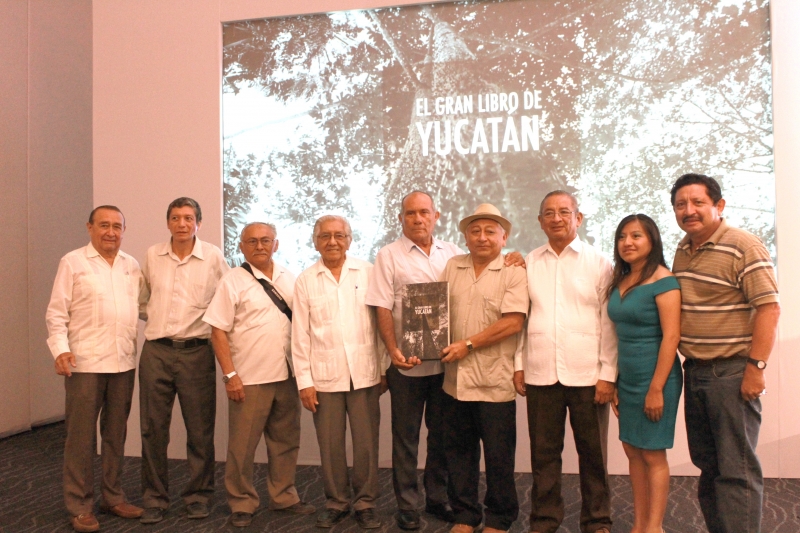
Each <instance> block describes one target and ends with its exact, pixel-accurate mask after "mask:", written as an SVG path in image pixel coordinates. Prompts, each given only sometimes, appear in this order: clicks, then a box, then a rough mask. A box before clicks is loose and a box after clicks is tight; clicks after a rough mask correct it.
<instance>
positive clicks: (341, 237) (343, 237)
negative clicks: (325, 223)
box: [317, 233, 350, 242]
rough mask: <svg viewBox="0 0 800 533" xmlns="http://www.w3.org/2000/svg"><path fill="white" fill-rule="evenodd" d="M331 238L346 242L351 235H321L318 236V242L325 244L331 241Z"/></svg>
mask: <svg viewBox="0 0 800 533" xmlns="http://www.w3.org/2000/svg"><path fill="white" fill-rule="evenodd" d="M331 237H333V238H334V240H337V241H344V240H347V238H348V237H350V235H345V234H344V233H320V234H319V235H317V240H319V241H322V242H325V241H329V240H331Z"/></svg>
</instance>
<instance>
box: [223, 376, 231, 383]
mask: <svg viewBox="0 0 800 533" xmlns="http://www.w3.org/2000/svg"><path fill="white" fill-rule="evenodd" d="M230 379H231V378H229V377H228V376H222V382H223V383H227V382H228V381H230Z"/></svg>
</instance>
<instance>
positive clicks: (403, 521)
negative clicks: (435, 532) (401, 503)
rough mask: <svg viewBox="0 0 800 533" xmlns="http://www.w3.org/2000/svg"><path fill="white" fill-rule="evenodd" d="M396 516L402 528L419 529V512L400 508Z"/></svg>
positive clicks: (407, 529) (398, 525)
mask: <svg viewBox="0 0 800 533" xmlns="http://www.w3.org/2000/svg"><path fill="white" fill-rule="evenodd" d="M394 518H395V520H396V521H397V527H399V528H400V529H404V530H406V531H413V530H415V529H419V513H418V512H416V511H409V510H403V509H400V510H399V511H397V514H396V515H395V516H394Z"/></svg>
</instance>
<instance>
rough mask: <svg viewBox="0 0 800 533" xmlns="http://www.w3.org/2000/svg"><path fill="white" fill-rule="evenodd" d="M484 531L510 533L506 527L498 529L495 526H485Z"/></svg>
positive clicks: (485, 532)
mask: <svg viewBox="0 0 800 533" xmlns="http://www.w3.org/2000/svg"><path fill="white" fill-rule="evenodd" d="M483 533H508V531H506V530H505V529H496V528H493V527H485V528H483Z"/></svg>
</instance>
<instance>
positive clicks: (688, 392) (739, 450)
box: [683, 357, 764, 533]
mask: <svg viewBox="0 0 800 533" xmlns="http://www.w3.org/2000/svg"><path fill="white" fill-rule="evenodd" d="M747 364H748V363H747V360H746V359H745V358H744V357H731V358H729V359H724V360H721V361H716V362H713V363H702V362H698V361H694V360H691V359H687V360H686V361H685V362H684V365H683V368H684V383H685V392H684V407H685V415H686V433H687V437H688V440H689V454H690V455H691V458H692V463H694V465H695V466H696V467H698V468H699V469H700V481H699V484H698V488H697V498H698V500H700V509H701V510H702V511H703V517H704V518H705V521H706V526H707V527H708V531H709V533H733V532H742V533H759V531H761V503H762V500H763V497H764V478H763V476H762V474H761V463H759V461H758V456H756V444H758V430H759V428H760V427H761V400H759V399H758V398H756V399H755V400H752V401H749V402H746V401H744V400H743V399H742V395H741V393H740V391H739V389H740V387H741V384H742V376H743V375H744V369H745V365H747Z"/></svg>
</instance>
